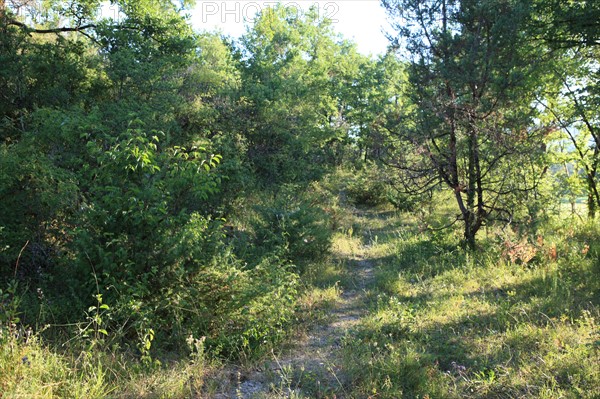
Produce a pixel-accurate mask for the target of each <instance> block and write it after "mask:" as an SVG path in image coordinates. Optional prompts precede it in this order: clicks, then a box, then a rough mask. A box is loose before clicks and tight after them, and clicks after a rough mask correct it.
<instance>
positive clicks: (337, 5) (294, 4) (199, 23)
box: [190, 0, 389, 55]
mask: <svg viewBox="0 0 600 399" xmlns="http://www.w3.org/2000/svg"><path fill="white" fill-rule="evenodd" d="M276 3H281V4H283V5H284V6H285V7H289V8H290V9H292V10H293V11H294V12H298V13H299V14H301V13H303V12H306V11H308V9H309V8H310V7H311V6H312V5H315V6H316V7H317V9H318V11H319V12H320V13H321V14H322V15H323V16H326V17H328V18H329V19H331V20H332V22H333V27H334V29H335V30H336V31H337V32H338V33H341V34H342V35H343V36H344V38H346V39H351V40H353V41H354V42H356V44H357V46H358V50H359V51H360V52H361V53H363V54H366V55H368V54H371V55H377V54H381V53H384V52H385V49H386V47H387V45H388V40H387V39H386V38H385V35H384V33H383V32H384V30H383V29H385V30H386V31H389V25H388V24H387V20H386V15H385V11H384V10H383V8H382V7H381V5H380V4H379V1H378V0H334V1H331V0H329V1H325V0H289V1H288V0H279V1H276V0H264V1H263V0H255V1H253V0H210V1H207V0H198V1H197V3H196V7H195V8H194V9H193V10H192V11H191V13H190V14H191V22H192V25H193V26H194V28H196V29H199V30H209V31H210V30H215V29H216V30H220V31H222V32H223V33H225V34H226V35H230V36H232V37H235V38H237V37H239V36H241V35H242V34H243V33H244V32H245V25H246V24H247V23H252V21H253V20H254V17H255V15H256V13H257V11H260V10H262V9H264V8H266V7H269V6H271V7H272V6H273V5H274V4H276Z"/></svg>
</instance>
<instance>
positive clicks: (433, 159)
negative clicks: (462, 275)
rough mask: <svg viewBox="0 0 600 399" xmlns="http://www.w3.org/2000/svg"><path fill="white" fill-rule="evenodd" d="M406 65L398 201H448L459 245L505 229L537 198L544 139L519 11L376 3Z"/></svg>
mask: <svg viewBox="0 0 600 399" xmlns="http://www.w3.org/2000/svg"><path fill="white" fill-rule="evenodd" d="M383 5H384V7H386V9H387V11H388V13H389V14H390V15H391V16H392V17H395V18H397V22H396V23H395V28H396V29H397V31H398V33H399V36H398V37H397V38H393V40H394V41H395V43H396V44H397V45H400V46H402V47H403V48H404V51H405V52H406V55H407V57H408V59H409V60H408V61H409V66H408V75H409V81H410V88H409V89H408V91H409V97H410V99H411V100H412V102H413V104H414V111H413V112H411V113H410V114H409V115H405V116H404V123H401V124H399V126H398V127H397V128H395V130H394V131H393V132H392V133H393V135H394V137H395V139H396V144H395V145H394V147H393V148H394V150H395V151H394V152H393V153H391V156H390V159H388V163H389V164H391V165H393V166H394V167H395V168H396V169H397V170H398V171H399V177H400V180H401V182H402V186H403V188H404V189H405V191H407V192H410V193H415V194H416V193H423V192H426V191H429V190H432V189H434V188H435V187H438V186H440V185H441V186H443V187H446V188H447V189H449V190H451V191H452V192H453V196H454V198H455V200H456V204H457V207H458V209H459V211H460V213H459V215H458V216H457V220H461V221H462V222H463V224H464V240H465V242H466V243H467V244H468V246H469V247H471V248H473V247H474V246H475V236H476V234H477V232H478V231H479V230H480V228H481V227H482V226H483V225H484V224H485V223H488V222H491V221H494V220H504V221H509V220H512V218H513V216H514V209H515V208H516V205H517V204H519V203H521V202H522V201H523V200H525V201H527V200H528V199H529V198H530V197H531V196H533V195H535V191H534V188H535V187H536V185H537V184H538V182H539V179H540V175H541V170H540V167H539V165H537V164H536V160H537V159H538V157H539V155H540V153H542V152H543V146H542V145H541V141H540V140H541V138H542V137H543V135H544V133H545V130H544V129H541V128H538V127H536V126H535V124H534V117H535V115H536V110H535V108H534V107H533V106H532V104H533V93H534V89H535V88H536V82H537V77H538V76H537V75H538V74H539V64H538V63H537V62H535V60H536V56H537V54H536V52H535V50H534V48H533V46H532V44H531V43H529V42H528V40H527V37H526V36H525V35H524V32H523V29H524V24H525V22H527V20H528V16H529V11H530V10H529V9H528V8H527V6H526V3H523V2H515V1H510V0H488V1H479V0H441V1H432V0H383Z"/></svg>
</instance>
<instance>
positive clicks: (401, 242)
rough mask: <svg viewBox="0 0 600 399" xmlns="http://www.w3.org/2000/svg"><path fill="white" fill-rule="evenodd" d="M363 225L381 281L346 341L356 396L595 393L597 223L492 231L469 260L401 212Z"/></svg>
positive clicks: (599, 338)
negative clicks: (522, 232) (524, 234)
mask: <svg viewBox="0 0 600 399" xmlns="http://www.w3.org/2000/svg"><path fill="white" fill-rule="evenodd" d="M365 222H366V223H365V228H370V229H371V231H372V234H374V235H375V236H376V237H377V241H376V243H377V244H376V245H374V246H373V247H371V249H370V251H369V253H368V254H367V256H368V257H369V258H371V259H372V260H373V261H374V262H375V263H376V282H375V287H373V289H372V292H371V295H370V296H369V298H370V301H369V304H368V306H369V309H370V312H369V315H368V316H367V317H365V318H364V319H363V320H361V324H360V327H359V329H358V331H357V333H356V334H355V336H354V337H353V338H351V339H348V340H347V342H346V343H345V350H344V360H343V364H344V366H345V368H346V370H347V372H348V373H349V374H350V375H351V380H352V381H354V383H353V387H352V397H356V398H364V397H377V398H518V397H527V398H530V397H539V398H558V397H573V398H575V397H577V398H598V397H600V396H599V395H600V372H599V368H598V364H600V354H599V344H600V335H599V330H598V325H597V323H598V320H600V310H599V304H600V281H599V279H598V276H599V275H600V269H599V267H600V266H599V264H600V262H599V261H598V259H599V254H600V247H599V246H598V245H597V244H596V242H597V240H595V237H598V229H597V226H578V227H574V226H573V224H572V223H564V222H561V223H559V224H557V225H552V226H549V227H548V229H546V231H540V233H539V235H538V236H537V237H529V239H525V238H521V237H518V236H516V235H513V236H510V237H507V236H506V234H505V233H500V232H493V233H490V232H488V235H487V236H488V238H487V239H485V240H483V241H482V242H481V248H480V249H479V251H478V252H477V253H475V254H468V253H465V252H464V251H463V250H462V249H460V248H459V247H458V240H457V237H456V236H454V235H452V234H448V232H446V233H444V234H428V233H423V232H421V231H420V229H419V225H420V223H419V221H418V220H416V219H414V218H411V217H408V216H406V215H402V216H396V217H392V218H389V219H385V221H384V222H382V219H381V218H379V217H373V216H372V217H371V218H370V220H368V221H365ZM559 226H567V227H565V228H561V227H559ZM522 258H523V259H522Z"/></svg>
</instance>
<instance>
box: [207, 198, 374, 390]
mask: <svg viewBox="0 0 600 399" xmlns="http://www.w3.org/2000/svg"><path fill="white" fill-rule="evenodd" d="M353 211H354V214H355V215H356V216H359V217H360V218H365V219H364V220H368V219H369V218H373V217H375V218H377V217H378V216H377V215H378V212H376V211H371V212H368V211H360V210H357V209H354V210H353ZM368 227H369V226H365V228H366V230H365V231H364V233H363V234H362V240H359V241H357V240H352V239H350V242H348V237H347V236H342V235H340V236H338V238H337V240H335V241H334V243H333V247H334V254H335V255H334V256H335V259H334V262H336V263H338V264H340V265H341V267H342V270H341V273H342V274H344V275H345V277H344V283H342V282H341V281H339V280H338V281H336V282H335V283H334V285H333V286H331V287H329V288H333V289H334V292H335V293H336V294H337V297H336V298H334V301H333V302H332V303H331V304H330V305H329V306H328V307H327V309H326V315H325V317H323V318H322V319H321V320H319V321H318V322H316V323H315V324H314V325H311V326H310V327H308V328H307V329H303V330H302V331H300V332H299V333H298V335H297V336H296V337H295V339H293V340H292V342H291V343H290V344H288V345H287V346H286V347H284V348H283V349H281V350H278V351H277V352H271V355H270V356H269V359H268V360H267V361H266V362H264V363H261V364H260V365H255V364H254V365H251V366H249V367H247V368H246V369H233V370H231V369H226V370H223V371H221V372H220V373H219V375H218V378H221V379H222V378H223V377H224V376H227V378H226V381H227V382H225V383H224V384H221V390H225V391H226V392H220V393H215V394H213V395H211V397H213V398H215V399H217V398H218V399H221V398H222V399H225V398H232V397H236V398H244V399H249V398H262V397H278V398H279V397H320V398H322V397H330V396H331V397H333V396H332V395H335V397H337V398H344V397H349V391H347V388H350V387H351V381H350V380H349V377H348V376H347V375H346V373H345V371H344V368H343V367H342V362H343V360H342V353H341V349H342V345H343V342H344V340H345V339H346V338H347V337H349V336H350V335H351V334H352V333H353V331H355V330H356V328H357V325H358V323H359V322H360V320H361V318H362V317H364V316H365V315H366V313H367V305H366V302H365V301H366V295H367V293H368V292H369V291H370V290H371V288H372V285H373V283H374V263H373V261H372V260H371V259H370V255H369V251H370V250H371V249H372V248H373V246H376V245H377V242H374V241H373V239H372V236H371V234H370V231H369V230H368ZM348 244H350V245H348ZM208 385H210V383H209V384H208Z"/></svg>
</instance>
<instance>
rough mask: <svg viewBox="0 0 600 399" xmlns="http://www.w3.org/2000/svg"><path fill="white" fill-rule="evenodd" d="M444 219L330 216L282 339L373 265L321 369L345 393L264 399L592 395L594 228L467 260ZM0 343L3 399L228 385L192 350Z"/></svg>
mask: <svg viewBox="0 0 600 399" xmlns="http://www.w3.org/2000/svg"><path fill="white" fill-rule="evenodd" d="M449 210H450V209H449V208H445V207H444V206H438V209H437V211H438V213H437V214H435V215H425V216H424V215H407V214H396V213H394V212H391V211H387V210H363V211H361V212H358V213H350V212H340V215H341V216H340V217H339V219H338V232H337V233H336V234H335V236H334V239H333V245H332V255H331V257H330V259H328V260H326V261H323V262H321V263H319V264H317V265H313V266H312V267H311V268H310V269H309V270H308V272H307V273H306V274H305V275H304V276H303V287H304V289H303V290H302V294H301V296H300V297H299V299H298V300H297V305H296V306H297V312H296V314H297V323H296V325H295V326H293V329H295V330H293V331H290V332H289V334H288V335H289V337H290V338H289V339H290V341H293V340H294V339H295V337H296V338H297V337H298V334H302V331H304V330H306V329H307V328H310V326H314V325H316V324H319V323H326V322H327V320H328V318H329V315H330V314H331V310H333V309H334V308H335V307H336V306H338V303H339V302H338V301H339V298H340V295H341V293H342V292H344V291H345V290H346V289H352V288H353V287H354V288H355V286H356V282H355V281H353V275H352V273H350V272H349V270H348V267H347V266H348V264H349V262H348V260H355V261H363V260H364V261H368V262H369V263H370V264H372V265H373V266H374V269H375V270H374V276H375V277H374V280H373V281H372V282H370V283H369V285H368V286H367V287H365V296H364V298H365V306H366V307H367V308H368V312H366V313H365V316H364V317H362V319H361V320H360V322H359V324H358V327H357V328H356V329H355V330H352V331H349V332H348V333H347V334H346V335H345V336H344V337H340V338H341V343H342V349H341V358H340V359H339V360H338V361H336V364H331V365H328V367H331V369H334V368H335V369H336V370H339V373H340V378H341V376H342V374H343V381H345V382H346V383H345V384H344V386H341V385H340V386H338V387H335V389H334V388H332V387H326V386H322V385H320V381H321V380H323V378H322V377H323V376H321V375H319V374H315V373H317V372H316V371H315V370H300V371H298V370H291V369H290V370H286V369H285V368H282V370H281V371H280V373H283V374H282V375H281V376H280V378H277V379H275V380H277V381H280V383H279V385H274V386H273V387H272V390H271V392H270V393H269V394H268V397H269V398H280V397H307V398H308V397H312V396H310V395H311V393H314V397H320V398H328V397H329V398H331V397H334V396H333V395H335V394H339V395H340V396H341V397H345V398H422V399H424V398H430V399H433V398H589V399H592V398H600V371H599V370H600V368H599V367H598V365H599V364H600V329H599V326H598V323H599V321H600V278H599V276H600V240H598V238H599V237H600V229H599V226H598V225H597V224H584V223H581V222H580V221H579V218H572V219H568V220H559V219H557V220H555V221H554V222H549V223H548V224H547V225H545V226H544V227H543V228H541V229H540V230H539V231H537V232H536V234H535V235H525V236H521V235H519V234H518V233H515V232H510V231H508V230H504V231H502V230H501V229H494V228H491V227H490V228H489V229H488V230H487V231H486V232H483V233H482V234H481V236H480V241H479V246H480V247H479V249H478V250H477V251H476V252H474V253H467V252H465V251H464V250H463V249H462V248H461V247H460V243H459V238H460V232H454V231H450V230H445V231H439V232H431V231H428V230H427V229H424V228H423V226H424V225H429V226H436V225H443V224H445V220H444V217H445V215H447V214H448V212H449ZM427 218H428V219H427ZM4 331H5V332H6V329H5V330H4ZM0 339H1V343H2V345H0V398H2V399H6V398H25V397H27V398H105V397H114V398H190V397H211V396H212V395H215V394H216V393H217V392H224V390H225V391H227V387H225V388H224V386H223V385H227V384H230V385H231V384H233V390H234V391H235V384H236V382H235V378H233V379H232V378H230V377H231V376H230V375H229V374H231V373H229V374H227V375H225V374H223V373H225V371H224V370H226V368H225V369H224V368H223V365H222V364H221V363H219V362H215V361H213V360H210V355H205V354H204V352H203V349H202V348H200V349H198V350H197V351H196V352H195V353H194V354H192V356H190V355H189V354H173V356H171V357H168V356H167V357H166V358H165V360H163V364H162V365H161V366H152V365H145V366H144V365H142V364H141V363H140V361H139V359H138V357H137V356H135V355H134V354H131V353H128V352H127V351H120V350H118V348H116V349H113V348H107V347H104V348H102V350H95V349H94V350H91V349H88V350H86V349H85V348H86V346H85V345H79V346H81V347H82V348H84V349H83V350H77V349H74V348H70V349H69V350H68V351H66V350H65V349H64V348H54V349H53V348H50V347H49V346H48V345H44V344H43V343H42V342H40V340H39V339H38V338H36V337H35V336H33V337H29V338H27V339H24V338H22V337H21V338H19V337H17V336H16V335H15V333H14V332H11V334H4V336H2V337H0ZM290 343H291V342H288V343H287V345H290ZM284 345H286V344H285V343H284ZM75 346H77V345H75ZM200 346H201V345H200ZM277 350H278V348H274V353H277ZM270 353H273V352H270ZM170 358H173V359H174V360H168V359H170ZM253 361H254V362H255V363H253V364H254V365H256V364H257V363H256V362H261V361H264V359H262V360H261V359H259V360H253ZM241 366H242V368H243V367H253V366H252V365H246V366H244V365H241ZM298 373H301V374H300V375H297V374H298ZM284 374H285V375H284ZM300 384H301V385H302V386H301V388H302V392H304V393H302V392H300V390H298V389H296V388H298V387H300ZM229 392H232V391H231V390H230V391H229ZM306 393H308V394H309V396H305V394H306ZM303 395H304V396H303Z"/></svg>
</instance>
